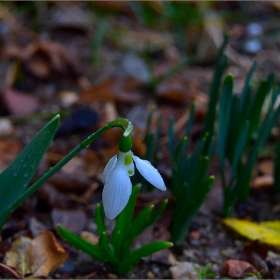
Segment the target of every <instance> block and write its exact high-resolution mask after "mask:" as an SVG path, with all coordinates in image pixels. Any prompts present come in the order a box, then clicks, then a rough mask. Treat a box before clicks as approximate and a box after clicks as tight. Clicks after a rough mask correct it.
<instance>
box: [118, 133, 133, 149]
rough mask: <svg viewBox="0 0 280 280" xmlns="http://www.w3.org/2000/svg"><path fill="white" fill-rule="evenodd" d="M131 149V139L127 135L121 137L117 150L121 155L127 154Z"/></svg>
mask: <svg viewBox="0 0 280 280" xmlns="http://www.w3.org/2000/svg"><path fill="white" fill-rule="evenodd" d="M131 148H132V139H131V137H130V136H129V135H128V136H127V137H125V136H123V135H122V136H121V138H120V140H119V150H120V151H121V152H122V153H127V152H129V151H130V150H131Z"/></svg>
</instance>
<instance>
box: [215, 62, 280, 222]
mask: <svg viewBox="0 0 280 280" xmlns="http://www.w3.org/2000/svg"><path fill="white" fill-rule="evenodd" d="M255 68H256V63H254V64H253V66H252V68H251V70H250V72H249V73H248V76H247V78H246V81H245V85H244V88H243V91H242V93H241V95H240V96H239V95H237V94H234V93H233V77H232V75H231V74H229V75H228V76H227V77H226V78H225V81H224V84H223V87H222V97H221V101H220V106H219V107H220V112H219V129H218V149H219V156H220V172H221V177H222V186H223V191H224V216H225V217H230V216H231V215H232V211H233V207H234V205H235V203H236V202H237V201H238V200H241V201H242V200H246V199H247V198H248V196H249V190H250V187H249V184H250V180H251V176H252V170H253V167H254V165H255V163H256V160H257V157H258V153H259V151H260V149H261V148H262V147H263V145H264V144H265V142H266V140H267V138H268V137H269V135H270V132H271V129H272V128H273V126H274V125H275V124H276V123H277V121H278V120H279V116H280V106H276V108H275V105H276V99H277V96H278V94H279V91H280V89H279V87H276V89H275V90H273V75H270V76H269V77H268V78H267V79H265V80H264V81H262V82H261V84H260V86H259V88H258V90H257V92H256V93H253V92H252V90H251V87H250V80H251V77H252V74H253V72H254V70H255ZM266 99H267V100H268V101H269V106H268V108H265V100H266ZM263 111H265V112H263ZM226 161H227V162H228V163H229V164H230V167H231V172H230V177H229V178H226ZM227 179H228V180H227Z"/></svg>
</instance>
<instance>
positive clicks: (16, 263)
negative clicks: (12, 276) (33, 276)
mask: <svg viewBox="0 0 280 280" xmlns="http://www.w3.org/2000/svg"><path fill="white" fill-rule="evenodd" d="M30 242H31V238H29V237H26V236H19V237H18V238H17V239H16V240H15V241H14V242H13V243H12V247H11V249H10V250H9V251H8V252H6V254H5V257H4V263H5V264H7V265H8V266H10V267H12V268H13V269H14V270H15V271H16V272H17V273H19V274H20V275H21V276H25V275H26V274H29V273H31V269H30V266H29V263H28V257H27V251H28V247H29V244H30Z"/></svg>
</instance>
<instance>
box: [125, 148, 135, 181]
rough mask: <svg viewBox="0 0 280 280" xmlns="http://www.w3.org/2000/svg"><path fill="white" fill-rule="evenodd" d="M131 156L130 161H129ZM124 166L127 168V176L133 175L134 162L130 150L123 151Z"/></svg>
mask: <svg viewBox="0 0 280 280" xmlns="http://www.w3.org/2000/svg"><path fill="white" fill-rule="evenodd" d="M130 157H131V161H130ZM124 162H125V168H126V170H127V174H128V176H130V177H131V176H133V175H134V163H133V154H132V152H131V151H129V152H127V153H125V160H124Z"/></svg>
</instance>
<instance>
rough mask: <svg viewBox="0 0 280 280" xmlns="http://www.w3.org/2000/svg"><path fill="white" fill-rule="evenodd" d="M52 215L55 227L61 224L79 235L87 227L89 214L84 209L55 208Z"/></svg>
mask: <svg viewBox="0 0 280 280" xmlns="http://www.w3.org/2000/svg"><path fill="white" fill-rule="evenodd" d="M51 217H52V221H53V225H54V226H55V227H56V226H57V225H58V224H61V225H62V226H63V227H65V228H66V229H67V230H69V231H71V232H73V233H75V234H78V235H79V234H80V233H81V231H82V230H83V229H84V228H85V227H86V222H87V216H86V214H85V213H84V212H83V211H82V210H63V209H53V210H52V212H51Z"/></svg>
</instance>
